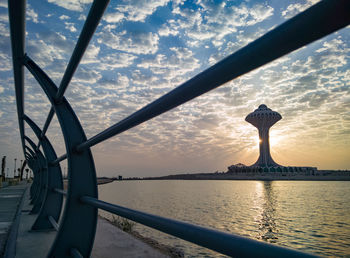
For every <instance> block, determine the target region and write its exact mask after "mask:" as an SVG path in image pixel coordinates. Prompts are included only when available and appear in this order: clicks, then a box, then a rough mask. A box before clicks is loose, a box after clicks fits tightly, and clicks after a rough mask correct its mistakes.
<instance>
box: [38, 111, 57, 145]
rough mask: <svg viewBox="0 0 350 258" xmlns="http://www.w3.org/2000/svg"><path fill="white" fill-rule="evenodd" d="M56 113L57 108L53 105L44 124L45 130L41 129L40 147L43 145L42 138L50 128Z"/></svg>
mask: <svg viewBox="0 0 350 258" xmlns="http://www.w3.org/2000/svg"><path fill="white" fill-rule="evenodd" d="M54 114H55V110H54V108H53V107H51V109H50V112H49V114H48V115H47V119H46V122H45V124H44V127H43V130H42V131H41V135H40V139H39V143H38V149H39V148H40V145H41V139H43V138H44V136H45V134H46V131H47V129H48V128H49V125H50V123H51V121H52V118H53V115H54Z"/></svg>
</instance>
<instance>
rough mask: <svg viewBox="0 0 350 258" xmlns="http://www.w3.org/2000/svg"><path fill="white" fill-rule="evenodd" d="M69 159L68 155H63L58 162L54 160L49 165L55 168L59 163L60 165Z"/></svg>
mask: <svg viewBox="0 0 350 258" xmlns="http://www.w3.org/2000/svg"><path fill="white" fill-rule="evenodd" d="M66 158H67V154H63V155H62V156H60V157H58V158H57V159H56V160H53V161H52V162H50V163H49V165H50V166H55V165H57V164H58V163H60V162H61V161H62V160H65V159H66Z"/></svg>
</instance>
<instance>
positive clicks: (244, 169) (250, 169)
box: [228, 104, 317, 175]
mask: <svg viewBox="0 0 350 258" xmlns="http://www.w3.org/2000/svg"><path fill="white" fill-rule="evenodd" d="M281 119H282V116H281V115H280V114H279V113H277V112H276V111H273V110H271V109H270V108H268V107H267V106H266V105H264V104H261V105H260V106H259V107H258V109H256V110H254V112H252V113H250V114H249V115H247V116H246V118H245V120H246V121H247V122H248V123H250V124H252V125H253V126H255V127H256V128H257V129H258V131H259V158H258V160H257V161H256V162H255V163H254V164H253V165H251V166H246V165H244V164H242V163H238V164H236V165H232V166H229V167H228V173H263V172H265V173H266V172H280V173H290V172H291V173H301V174H306V175H314V174H315V172H316V171H317V168H316V167H285V166H281V165H279V164H277V163H276V162H275V161H274V160H273V159H272V157H271V154H270V142H269V131H270V128H271V127H272V126H273V125H274V124H275V123H277V122H278V121H279V120H281Z"/></svg>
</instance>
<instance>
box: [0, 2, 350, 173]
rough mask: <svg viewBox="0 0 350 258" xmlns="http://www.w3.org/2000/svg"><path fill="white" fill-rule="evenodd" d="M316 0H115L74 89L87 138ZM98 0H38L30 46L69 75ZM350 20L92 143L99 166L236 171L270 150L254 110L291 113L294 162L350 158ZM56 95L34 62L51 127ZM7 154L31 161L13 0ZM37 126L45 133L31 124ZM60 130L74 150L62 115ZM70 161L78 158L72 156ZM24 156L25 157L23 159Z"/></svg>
mask: <svg viewBox="0 0 350 258" xmlns="http://www.w3.org/2000/svg"><path fill="white" fill-rule="evenodd" d="M316 2H318V1H315V0H295V1H289V0H288V1H280V0H266V1H255V0H246V1H243V0H241V1H238V0H235V1H205V0H197V1H182V0H176V1H168V0H154V1H137V0H124V1H111V3H110V4H109V6H108V8H107V9H106V12H105V14H104V16H103V18H102V20H101V23H100V25H99V26H98V28H97V30H96V33H95V35H94V37H93V38H92V40H91V42H90V45H89V47H88V49H87V52H86V53H85V55H84V58H83V59H82V61H81V64H80V66H79V68H78V69H77V71H76V73H75V75H74V77H73V79H72V81H71V83H70V85H69V87H68V89H67V91H66V94H65V96H66V98H67V100H68V101H69V102H70V104H71V105H72V107H73V109H74V110H75V112H76V114H77V116H78V118H79V120H80V122H81V124H82V126H83V127H84V130H85V133H86V135H87V138H90V137H92V136H94V135H96V134H98V133H99V132H101V131H102V130H104V129H106V128H108V127H109V126H112V125H113V124H115V123H117V122H118V121H120V120H121V119H123V118H125V117H126V116H128V115H130V114H132V113H133V112H135V111H137V110H138V109H139V108H142V107H143V106H145V105H147V104H148V103H150V102H151V101H153V100H155V99H157V98H159V97H160V96H162V95H163V94H165V93H167V92H169V91H170V90H172V89H174V88H175V87H176V86H179V85H180V84H181V83H183V82H185V81H187V80H188V79H190V78H191V77H193V76H195V75H196V74H198V73H200V72H201V71H204V70H205V69H207V68H208V67H210V66H211V65H213V64H215V63H216V62H218V61H220V60H221V59H223V58H224V57H226V56H228V55H230V54H232V53H234V52H235V51H237V50H238V49H240V48H241V47H244V46H245V45H247V44H248V43H249V42H251V41H253V40H255V39H257V38H258V37H260V36H262V35H263V34H265V33H266V32H268V31H269V30H271V29H272V28H274V27H276V26H277V25H279V24H282V23H283V22H285V21H286V20H287V19H289V18H291V17H293V16H294V15H296V14H297V13H299V12H301V11H303V10H305V9H306V8H308V7H309V6H311V5H312V4H314V3H316ZM90 6H91V0H65V1H61V0H47V1H39V0H37V1H30V0H28V1H27V12H26V15H27V16H26V50H25V52H26V53H27V54H28V55H29V56H30V57H31V58H32V59H33V60H34V61H35V62H36V63H37V64H38V65H39V66H40V67H41V68H42V69H43V70H44V71H45V72H46V73H47V74H48V75H49V76H50V77H51V79H52V80H53V81H54V82H55V83H56V85H59V84H60V81H61V78H62V76H63V73H64V70H65V68H66V66H67V64H68V61H69V58H70V56H71V53H72V51H73V49H74V46H75V43H76V42H77V39H78V37H79V34H80V31H81V29H82V27H83V23H84V20H85V19H86V16H87V14H88V11H89V8H90ZM349 32H350V27H349V26H348V27H347V28H344V29H342V30H339V31H338V32H336V33H333V34H332V35H329V36H327V37H325V38H323V39H321V40H318V41H316V42H314V43H312V44H310V45H308V46H306V47H303V48H301V49H299V50H297V51H294V52H293V53H291V54H288V55H286V56H284V57H282V58H280V59H278V60H276V61H274V62H271V63H269V64H267V65H265V66H263V67H261V68H259V69H256V70H254V71H252V72H250V73H248V74H246V75H244V76H241V77H239V78H237V79H235V80H233V81H230V82H228V83H226V84H225V85H223V86H221V87H219V88H217V89H215V90H212V91H210V92H209V93H207V94H205V95H203V96H201V97H199V98H196V99H194V100H192V101H190V102H188V103H186V104H184V105H182V106H181V107H178V108H175V109H173V110H171V111H170V112H168V113H166V114H163V115H161V116H159V117H157V118H154V119H152V120H150V121H148V122H145V123H143V124H142V125H140V126H138V127H135V128H133V129H131V130H129V131H127V132H124V133H122V134H120V135H118V136H115V137H113V138H110V139H109V140H107V141H105V142H103V143H100V144H98V145H96V146H94V147H92V148H91V150H92V152H93V155H94V161H95V165H96V170H97V175H98V176H117V175H123V176H124V177H133V176H140V177H144V176H160V175H168V174H175V173H199V172H215V171H227V167H228V166H230V165H232V164H237V163H244V164H246V165H251V164H253V163H254V162H255V161H256V160H257V158H258V152H259V149H258V133H257V129H256V128H255V127H253V126H252V125H250V124H249V123H247V122H245V120H244V119H245V117H246V115H247V114H249V113H250V112H253V111H254V110H255V109H256V108H257V107H258V106H259V105H260V104H266V105H267V106H268V107H269V108H271V109H272V110H274V111H277V112H279V113H280V114H281V115H282V120H280V121H279V122H278V123H276V124H275V125H274V126H273V127H272V128H271V130H270V143H271V146H270V147H271V154H272V157H273V159H274V160H275V161H276V162H277V163H279V164H281V165H285V166H314V167H318V169H350V87H349V84H350V69H349V68H350V63H349V61H350V55H349V52H350V33H349ZM49 109H50V104H49V101H48V100H47V98H46V96H45V94H44V93H43V91H42V90H41V88H40V86H39V85H38V84H37V82H36V81H35V80H34V79H33V77H32V76H31V75H30V73H29V72H28V71H26V72H25V113H26V114H27V115H28V116H30V117H31V118H32V119H33V120H34V121H35V122H36V123H37V124H38V125H39V126H40V127H41V128H42V127H43V125H44V122H45V120H46V117H47V115H48V111H49ZM0 121H1V123H0V155H1V157H2V156H7V167H8V168H9V170H10V176H11V172H12V171H13V168H14V158H17V160H23V153H22V150H21V143H20V137H19V129H18V120H17V113H16V103H15V93H14V83H13V70H12V60H11V47H10V38H9V23H8V11H7V1H4V0H0ZM25 132H26V134H27V135H28V136H30V137H31V138H32V139H35V141H37V139H36V138H35V137H34V134H33V133H32V132H31V130H30V129H29V127H28V126H27V127H26V130H25ZM47 136H48V138H49V139H50V141H51V143H52V144H53V146H54V147H55V149H56V152H57V155H58V156H60V155H62V154H64V153H65V147H64V141H63V137H62V133H61V131H60V127H59V123H58V121H57V119H56V117H54V119H53V122H52V123H51V125H50V127H49V130H48V133H47ZM61 165H62V170H64V171H66V166H67V164H66V162H65V161H64V162H62V163H61ZM17 166H18V162H17Z"/></svg>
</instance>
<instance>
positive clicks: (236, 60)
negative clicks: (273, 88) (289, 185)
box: [76, 0, 350, 151]
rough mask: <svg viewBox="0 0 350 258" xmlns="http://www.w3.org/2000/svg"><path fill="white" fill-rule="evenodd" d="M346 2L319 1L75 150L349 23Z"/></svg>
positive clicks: (175, 105)
mask: <svg viewBox="0 0 350 258" xmlns="http://www.w3.org/2000/svg"><path fill="white" fill-rule="evenodd" d="M349 13H350V1H348V0H337V1H334V0H326V1H322V2H320V3H318V4H316V5H314V6H312V7H311V8H309V9H308V10H306V11H304V12H303V13H301V14H299V15H297V16H296V17H294V18H292V19H290V20H288V21H287V22H285V23H283V24H282V25H280V26H278V27H277V28H275V29H273V30H272V31H270V32H268V33H267V34H265V35H264V36H262V37H261V38H259V39H257V40H255V41H254V42H252V43H250V44H249V45H247V46H246V47H244V48H242V49H240V50H238V51H237V52H236V53H234V54H232V55H230V56H228V57H227V58H225V59H224V60H222V61H220V62H219V63H217V64H215V65H214V66H212V67H210V68H209V69H207V70H206V71H204V72H202V73H200V74H198V75H197V76H195V77H194V78H192V79H190V80H189V81H187V82H185V83H184V84H182V85H181V86H179V87H177V88H176V89H174V90H172V91H170V92H169V93H167V94H166V95H164V96H162V97H161V98H159V99H157V100H156V101H154V102H152V103H151V104H149V105H147V106H145V107H144V108H142V109H140V110H138V111H137V112H135V113H134V114H132V115H130V116H128V117H127V118H125V119H124V120H122V121H120V122H119V123H117V124H115V125H113V126H111V127H109V128H107V129H106V130H104V131H103V132H101V133H99V134H97V135H96V136H94V137H92V138H90V139H89V140H87V141H86V142H84V143H82V144H80V145H78V146H77V147H76V150H77V151H82V150H83V149H85V148H88V147H91V146H93V145H96V144H98V143H100V142H102V141H104V140H106V139H108V138H110V137H113V136H115V135H117V134H119V133H122V132H124V131H126V130H128V129H130V128H132V127H134V126H137V125H139V124H141V123H143V122H145V121H147V120H149V119H151V118H153V117H156V116H158V115H160V114H162V113H164V112H166V111H168V110H170V109H172V108H174V107H177V106H179V105H181V104H183V103H185V102H187V101H189V100H191V99H193V98H195V97H198V96H200V95H202V94H204V93H206V92H208V91H210V90H212V89H214V88H216V87H218V86H220V85H222V84H224V83H226V82H228V81H230V80H232V79H234V78H237V77H238V76H241V75H243V74H245V73H247V72H250V71H252V70H253V69H256V68H258V67H260V66H262V65H264V64H266V63H268V62H271V61H273V60H275V59H277V58H279V57H281V56H283V55H285V54H287V53H290V52H292V51H294V50H296V49H298V48H300V47H302V46H305V45H307V44H309V43H311V42H313V41H315V40H317V39H319V38H322V37H324V36H326V35H328V34H330V33H332V32H334V31H336V30H338V29H340V28H343V27H345V26H346V25H348V24H349V23H350V15H349Z"/></svg>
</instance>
